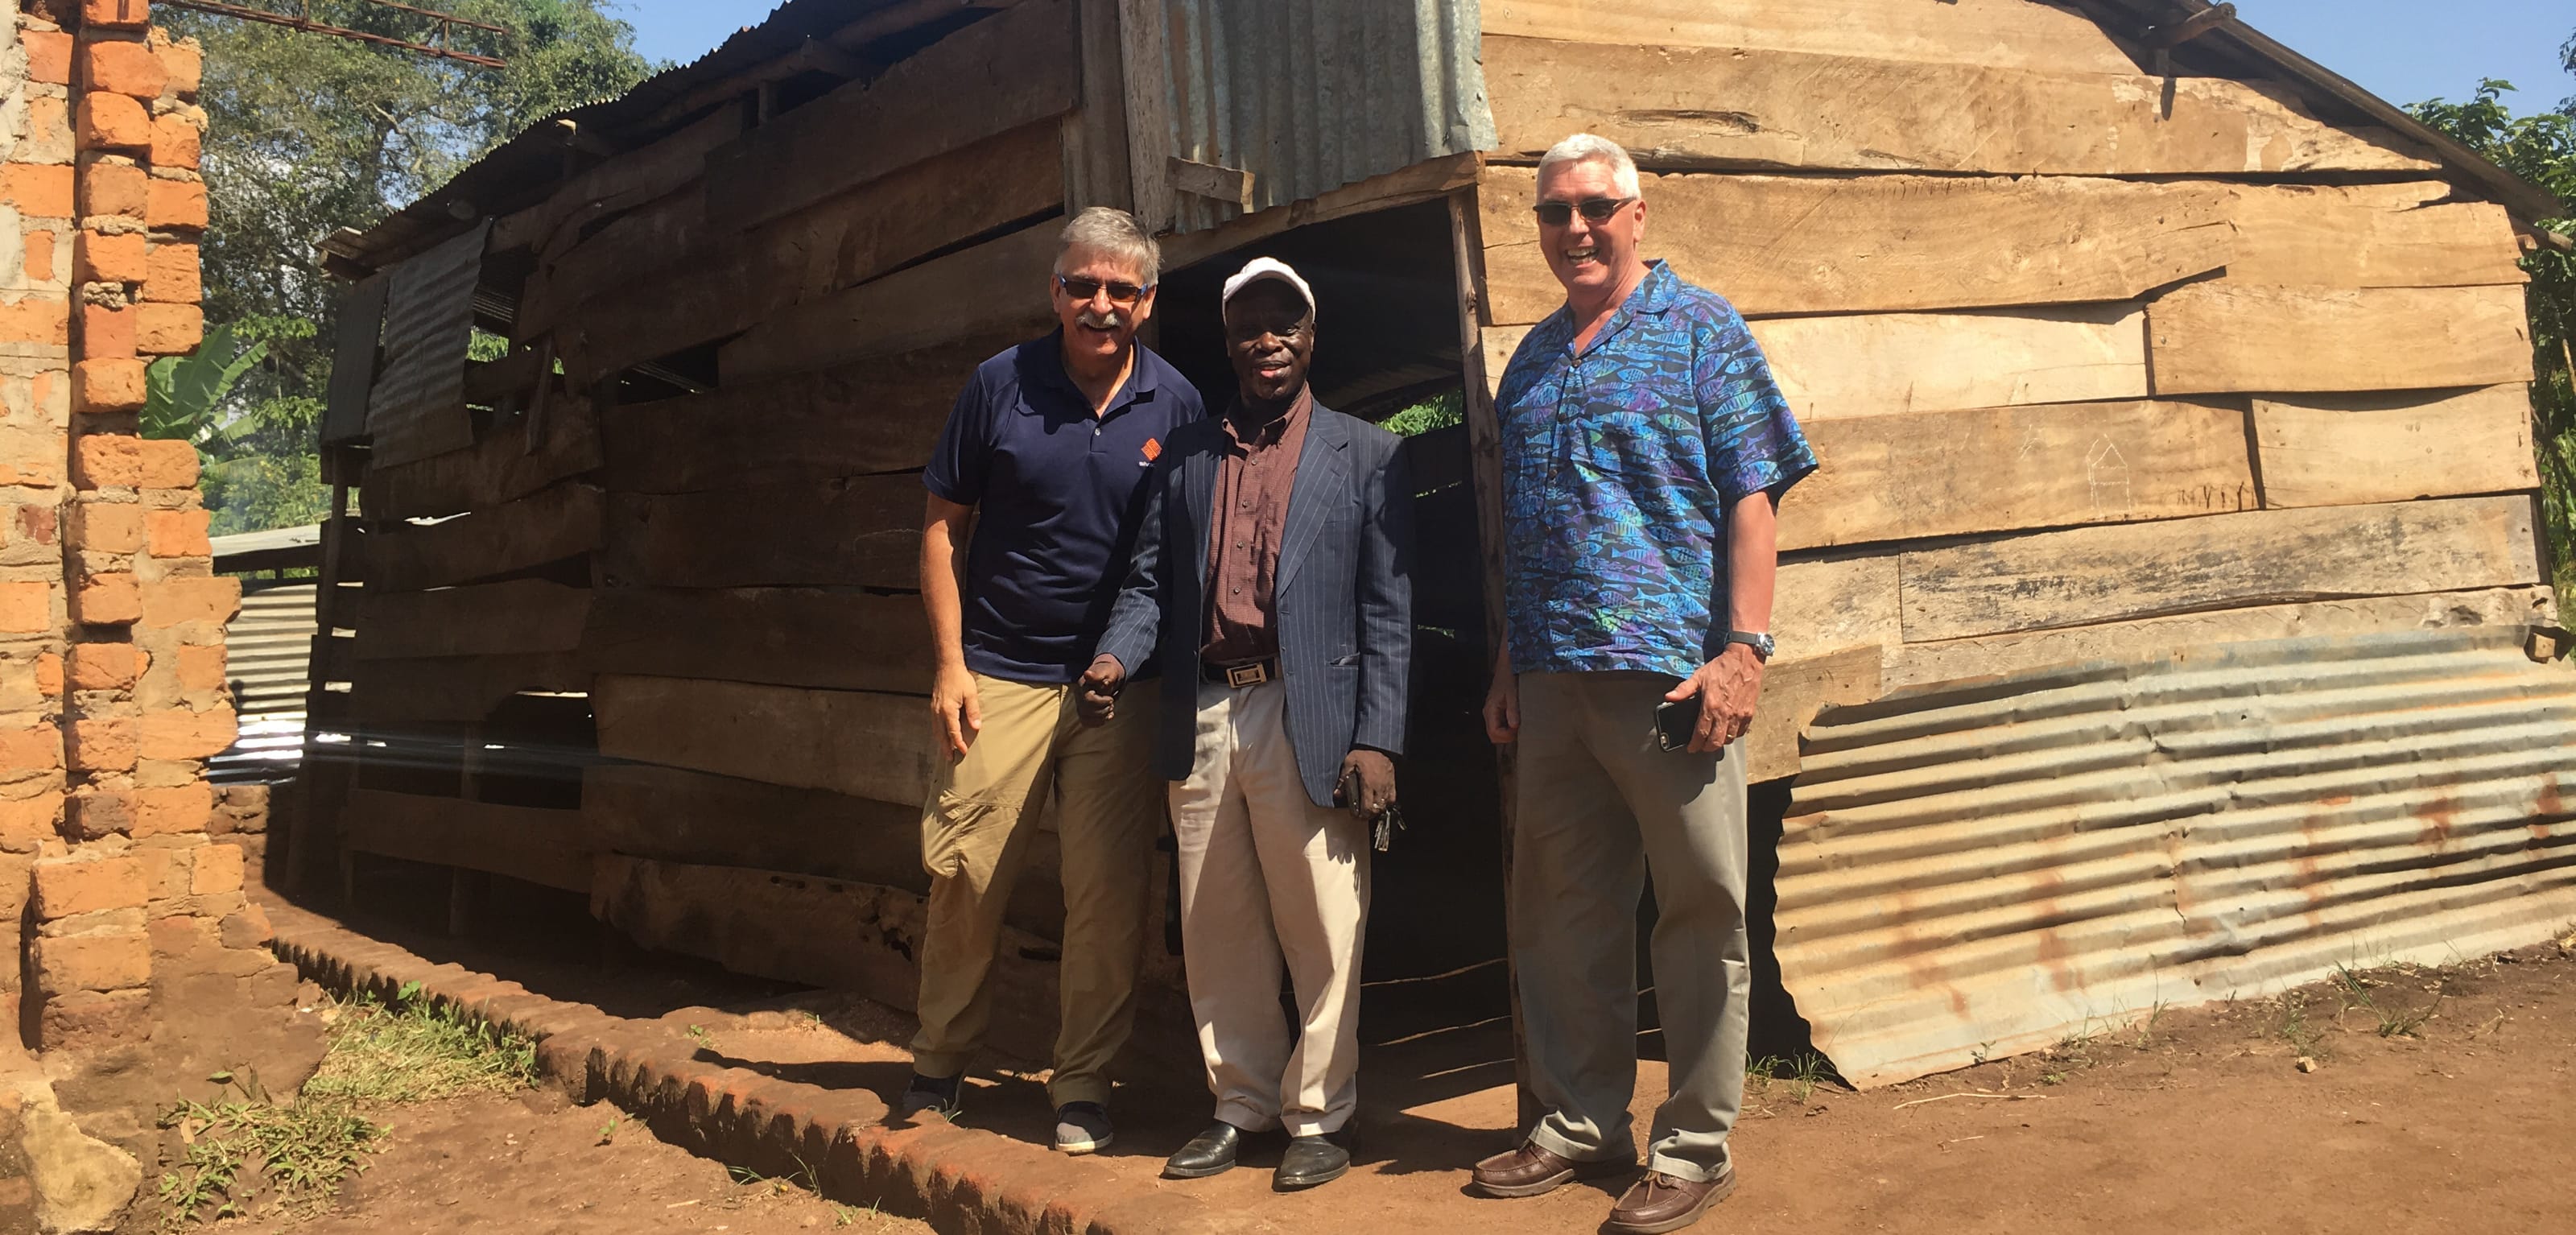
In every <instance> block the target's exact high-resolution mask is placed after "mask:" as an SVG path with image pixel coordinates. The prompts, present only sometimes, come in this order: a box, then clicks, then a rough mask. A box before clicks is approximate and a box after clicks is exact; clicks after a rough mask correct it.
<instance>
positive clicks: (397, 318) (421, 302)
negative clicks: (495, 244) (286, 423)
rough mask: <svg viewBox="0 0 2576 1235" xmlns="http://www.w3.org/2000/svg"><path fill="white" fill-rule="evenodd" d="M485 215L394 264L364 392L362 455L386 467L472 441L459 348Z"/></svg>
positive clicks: (465, 336)
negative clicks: (378, 362) (372, 380)
mask: <svg viewBox="0 0 2576 1235" xmlns="http://www.w3.org/2000/svg"><path fill="white" fill-rule="evenodd" d="M491 231H492V223H491V220H489V219H486V220H484V221H483V222H482V224H481V225H480V226H477V227H474V228H472V229H470V230H468V231H467V232H465V234H463V235H460V236H456V237H454V238H452V239H449V240H448V241H446V242H445V243H442V244H440V245H439V246H438V247H437V248H434V249H431V250H430V251H429V252H427V253H423V254H421V255H420V256H418V257H414V258H412V259H410V260H408V261H405V262H404V263H403V264H402V265H400V266H397V267H395V268H394V271H393V281H392V283H391V284H390V285H389V287H388V288H387V290H386V293H385V339H384V366H383V368H382V369H381V370H379V371H378V373H377V374H376V384H375V386H374V388H373V389H371V390H370V391H368V393H367V434H368V436H369V438H370V439H371V453H370V454H369V456H368V460H369V462H370V463H371V464H373V465H374V466H376V467H391V466H392V465H394V464H397V463H409V462H412V461H413V460H415V459H426V458H429V457H431V456H433V455H442V454H445V453H447V452H448V451H451V450H463V449H464V448H466V447H468V446H471V445H473V444H474V420H473V416H472V414H471V413H469V412H467V411H466V410H465V359H466V357H465V349H466V345H467V343H468V342H469V341H470V339H471V338H472V335H473V326H474V287H475V284H476V283H478V282H480V281H481V279H482V277H483V242H484V239H485V238H486V237H487V236H489V235H490V234H491Z"/></svg>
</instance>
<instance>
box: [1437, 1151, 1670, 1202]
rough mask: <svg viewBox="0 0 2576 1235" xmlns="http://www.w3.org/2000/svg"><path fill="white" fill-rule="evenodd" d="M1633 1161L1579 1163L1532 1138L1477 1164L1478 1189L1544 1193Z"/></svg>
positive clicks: (1507, 1193) (1493, 1192)
mask: <svg viewBox="0 0 2576 1235" xmlns="http://www.w3.org/2000/svg"><path fill="white" fill-rule="evenodd" d="M1635 1166H1636V1163H1633V1162H1577V1161H1575V1160H1574V1159H1572V1158H1568V1157H1566V1156H1564V1155H1563V1154H1558V1153H1553V1152H1550V1151H1548V1150H1545V1149H1541V1148H1539V1147H1538V1146H1537V1145H1536V1144H1535V1143H1533V1142H1529V1141H1523V1142H1521V1147H1520V1148H1518V1149H1515V1150H1513V1151H1511V1152H1510V1153H1500V1154H1495V1155H1494V1156H1493V1157H1490V1158H1487V1159H1485V1160H1484V1161H1482V1162H1479V1163H1477V1164H1476V1171H1475V1178H1476V1188H1477V1190H1478V1191H1481V1192H1483V1193H1484V1194H1485V1195H1487V1196H1503V1197H1518V1196H1541V1195H1545V1194H1546V1193H1550V1192H1554V1191H1556V1190H1557V1189H1559V1188H1562V1187H1564V1186H1565V1185H1567V1184H1570V1183H1572V1182H1574V1180H1575V1179H1576V1178H1577V1177H1578V1176H1580V1177H1590V1176H1595V1175H1615V1174H1617V1173H1619V1172H1621V1171H1625V1170H1629V1169H1632V1168H1634V1167H1635Z"/></svg>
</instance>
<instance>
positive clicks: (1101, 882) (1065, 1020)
mask: <svg viewBox="0 0 2576 1235" xmlns="http://www.w3.org/2000/svg"><path fill="white" fill-rule="evenodd" d="M975 689H976V692H977V694H978V695H979V696H980V698H981V700H982V704H983V709H984V727H983V729H982V730H981V731H980V732H979V733H977V734H976V735H975V739H974V741H973V742H972V743H971V744H970V745H969V746H968V747H967V749H966V757H965V758H963V759H961V760H959V761H957V762H956V763H953V764H950V765H948V766H947V767H946V768H944V769H943V770H942V771H941V772H940V774H939V776H938V778H937V779H936V780H934V781H933V782H932V784H931V789H930V800H929V802H927V803H926V804H924V806H923V807H922V812H921V864H922V865H923V866H924V867H925V868H927V869H928V870H929V872H930V876H931V883H930V922H929V927H928V930H927V932H926V938H924V939H923V941H922V947H921V997H920V1013H921V1032H920V1034H919V1035H917V1036H916V1037H914V1038H913V1041H912V1053H913V1067H914V1069H915V1070H917V1071H919V1072H920V1073H921V1074H922V1075H924V1076H937V1077H949V1076H957V1075H960V1074H962V1073H964V1072H965V1070H966V1066H967V1064H968V1063H970V1062H972V1061H973V1058H974V1056H975V1053H976V1051H977V1050H978V1049H979V1048H981V1047H982V1046H983V1044H984V1033H985V1030H986V1028H987V1027H988V1026H989V1025H990V1024H991V1020H992V986H991V975H992V969H993V959H994V955H995V953H996V951H997V950H998V948H999V947H1000V944H1001V937H1002V911H1003V907H1004V906H1005V905H1006V904H1008V903H1009V901H1010V899H1011V888H1012V886H1013V885H1014V884H1016V883H1017V882H1018V881H1019V875H1020V866H1021V863H1022V860H1023V858H1024V857H1025V855H1026V854H1027V852H1028V843H1029V837H1030V835H1031V833H1033V832H1034V831H1035V830H1036V829H1037V826H1038V816H1039V815H1040V814H1041V813H1042V810H1043V808H1044V806H1045V804H1046V801H1047V795H1048V794H1049V793H1050V792H1052V793H1053V794H1054V795H1055V802H1056V821H1057V823H1056V826H1057V830H1058V836H1057V839H1058V842H1059V845H1060V847H1061V849H1062V853H1063V874H1064V960H1063V962H1062V965H1061V967H1060V969H1059V972H1058V975H1057V986H1058V988H1059V994H1060V996H1061V1000H1060V1012H1059V1020H1058V1023H1057V1030H1056V1040H1055V1060H1054V1063H1055V1076H1054V1079H1053V1080H1052V1081H1050V1082H1049V1084H1048V1091H1049V1093H1050V1094H1051V1096H1052V1097H1053V1099H1054V1101H1055V1103H1056V1104H1057V1105H1059V1106H1061V1105H1063V1104H1064V1103H1067V1102H1099V1103H1106V1102H1108V1100H1109V1065H1110V1062H1111V1061H1112V1060H1114V1059H1115V1058H1117V1055H1118V1051H1119V1049H1120V1048H1121V1047H1123V1046H1125V1045H1126V1043H1127V1035H1128V1031H1129V1030H1130V1029H1131V1028H1132V1027H1133V1026H1134V1024H1135V1019H1136V970H1137V967H1138V965H1139V964H1141V963H1142V961H1143V958H1144V940H1145V906H1146V904H1147V901H1146V897H1147V894H1148V892H1149V890H1150V888H1151V883H1152V871H1153V847H1154V839H1155V837H1156V836H1157V835H1159V834H1160V832H1161V830H1162V826H1163V797H1164V784H1163V781H1162V780H1161V778H1159V777H1157V776H1155V775H1154V773H1153V771H1152V770H1151V768H1150V766H1149V763H1150V761H1149V759H1148V747H1149V745H1150V743H1151V741H1152V737H1153V733H1154V722H1155V716H1156V712H1157V708H1156V706H1155V702H1156V699H1155V697H1156V695H1157V694H1158V693H1159V692H1157V691H1155V690H1152V689H1146V690H1130V691H1128V692H1126V694H1125V695H1123V696H1121V697H1120V699H1119V701H1118V714H1117V719H1115V720H1113V721H1111V722H1109V723H1108V724H1106V725H1102V726H1101V727H1099V728H1097V729H1086V728H1083V727H1082V725H1081V723H1080V721H1079V720H1078V719H1077V716H1076V712H1075V705H1074V694H1073V691H1074V688H1073V687H1072V686H1071V685H1058V686H1049V685H1030V684H1028V683H1025V682H1010V681H1004V680H1003V679H1000V678H994V677H986V676H985V675H983V674H980V673H979V674H976V675H975Z"/></svg>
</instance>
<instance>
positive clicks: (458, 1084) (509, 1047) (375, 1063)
mask: <svg viewBox="0 0 2576 1235" xmlns="http://www.w3.org/2000/svg"><path fill="white" fill-rule="evenodd" d="M337 1019H338V1024H337V1026H336V1031H335V1032H334V1034H333V1035H332V1041H331V1051H330V1053H329V1054H327V1055H325V1056H323V1057H322V1067H321V1068H320V1070H318V1071H316V1072H315V1073H314V1074H313V1079H312V1080H309V1081H306V1082H305V1083H304V1096H306V1097H308V1098H337V1099H342V1100H345V1101H349V1102H361V1103H374V1102H426V1101H429V1100H431V1099H434V1098H452V1097H455V1096H457V1095H459V1094H468V1093H477V1092H484V1091H489V1092H493V1093H512V1092H515V1091H517V1090H520V1089H524V1088H526V1087H527V1086H528V1085H530V1084H532V1083H534V1081H535V1080H536V1076H537V1045H536V1043H535V1042H534V1041H532V1040H530V1039H528V1038H525V1037H522V1036H520V1035H518V1034H513V1033H501V1032H498V1031H495V1030H494V1029H493V1028H492V1027H491V1026H488V1025H485V1024H482V1023H481V1022H479V1021H468V1020H466V1019H464V1018H463V1017H460V1016H458V1015H457V1014H456V1012H455V1011H454V1009H452V1008H449V1007H447V1006H445V1005H430V1004H425V1003H418V1002H415V1003H412V1004H410V1005H409V1006H407V1007H405V1008H403V1009H402V1010H401V1011H398V1012H397V1011H393V1010H390V1009H388V1008H386V1007H385V1006H384V1005H382V1004H379V1003H377V1002H376V1001H375V1000H374V999H373V998H372V997H369V996H363V995H362V996H360V997H359V998H358V999H356V1000H354V1001H352V1002H349V1003H344V1004H342V1005H341V1006H340V1009H339V1016H338V1018H337Z"/></svg>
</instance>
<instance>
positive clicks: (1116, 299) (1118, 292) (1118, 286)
mask: <svg viewBox="0 0 2576 1235" xmlns="http://www.w3.org/2000/svg"><path fill="white" fill-rule="evenodd" d="M1055 285H1056V286H1057V287H1061V288H1063V289H1064V294H1065V295H1067V296H1071V297H1072V298H1073V299H1074V300H1075V301H1076V302H1077V303H1081V302H1088V301H1089V300H1090V299H1091V298H1092V297H1094V296H1097V295H1099V294H1100V293H1101V292H1102V291H1103V290H1106V291H1107V292H1108V293H1109V303H1111V304H1134V303H1136V301H1137V299H1138V298H1139V297H1141V296H1143V295H1144V294H1145V293H1147V292H1150V291H1152V290H1154V285H1153V284H1151V283H1148V284H1146V285H1145V286H1143V287H1138V286H1136V285H1135V284H1133V283H1121V282H1118V281H1116V280H1111V281H1109V282H1106V283H1104V282H1102V281H1100V280H1098V279H1083V278H1076V277H1073V276H1070V275H1061V274H1060V275H1057V276H1056V277H1055Z"/></svg>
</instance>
